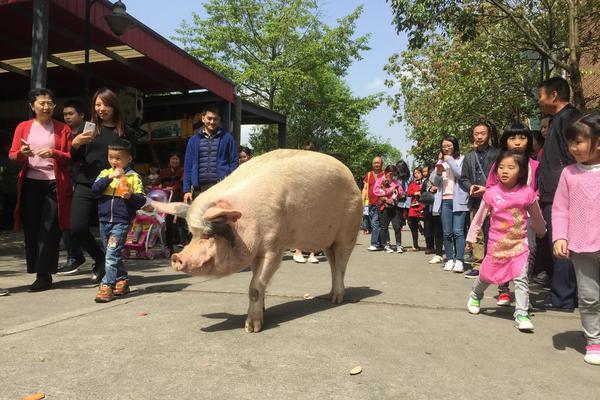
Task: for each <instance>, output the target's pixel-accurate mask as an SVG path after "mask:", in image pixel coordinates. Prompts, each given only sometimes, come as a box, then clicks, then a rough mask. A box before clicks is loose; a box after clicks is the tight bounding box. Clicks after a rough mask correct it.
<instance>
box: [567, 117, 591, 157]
mask: <svg viewBox="0 0 600 400" xmlns="http://www.w3.org/2000/svg"><path fill="white" fill-rule="evenodd" d="M565 136H566V138H567V140H568V141H569V142H571V141H574V140H575V139H577V138H578V137H582V138H584V139H589V140H590V142H591V144H592V148H591V149H590V150H591V151H592V152H593V151H594V147H595V146H596V145H597V144H598V140H599V139H600V114H598V113H593V114H587V115H584V116H583V117H581V118H579V119H578V120H577V121H575V122H573V123H572V124H571V125H570V126H569V127H568V128H567V132H566V134H565Z"/></svg>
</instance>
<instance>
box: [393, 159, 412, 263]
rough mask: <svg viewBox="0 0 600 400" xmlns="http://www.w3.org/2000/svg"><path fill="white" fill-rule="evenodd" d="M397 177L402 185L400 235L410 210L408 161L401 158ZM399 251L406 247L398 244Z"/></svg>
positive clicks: (398, 240) (397, 165)
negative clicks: (407, 194) (407, 193)
mask: <svg viewBox="0 0 600 400" xmlns="http://www.w3.org/2000/svg"><path fill="white" fill-rule="evenodd" d="M396 177H397V178H398V182H400V187H401V188H402V195H401V196H400V197H399V198H398V201H397V204H398V211H399V213H400V235H402V228H403V227H404V225H406V220H407V219H408V210H410V202H411V199H410V197H408V196H406V192H407V191H408V184H409V182H410V168H408V164H407V163H406V161H403V160H400V161H398V162H397V163H396ZM396 241H397V242H398V243H399V244H400V243H402V240H401V236H398V238H397V240H396ZM396 251H397V252H398V253H403V252H404V248H403V247H402V246H398V248H397V249H396Z"/></svg>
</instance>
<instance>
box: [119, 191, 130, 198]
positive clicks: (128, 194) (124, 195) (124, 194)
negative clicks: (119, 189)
mask: <svg viewBox="0 0 600 400" xmlns="http://www.w3.org/2000/svg"><path fill="white" fill-rule="evenodd" d="M121 197H122V198H124V199H129V198H131V192H130V191H129V190H128V191H126V192H125V193H123V194H122V195H121Z"/></svg>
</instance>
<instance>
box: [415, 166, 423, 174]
mask: <svg viewBox="0 0 600 400" xmlns="http://www.w3.org/2000/svg"><path fill="white" fill-rule="evenodd" d="M415 171H419V172H420V173H423V167H421V166H420V165H419V166H417V167H414V168H413V174H414V173H415Z"/></svg>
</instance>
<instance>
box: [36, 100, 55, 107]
mask: <svg viewBox="0 0 600 400" xmlns="http://www.w3.org/2000/svg"><path fill="white" fill-rule="evenodd" d="M35 104H37V105H38V106H40V107H41V108H44V107H48V108H54V107H56V103H54V102H53V101H36V102H35Z"/></svg>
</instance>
